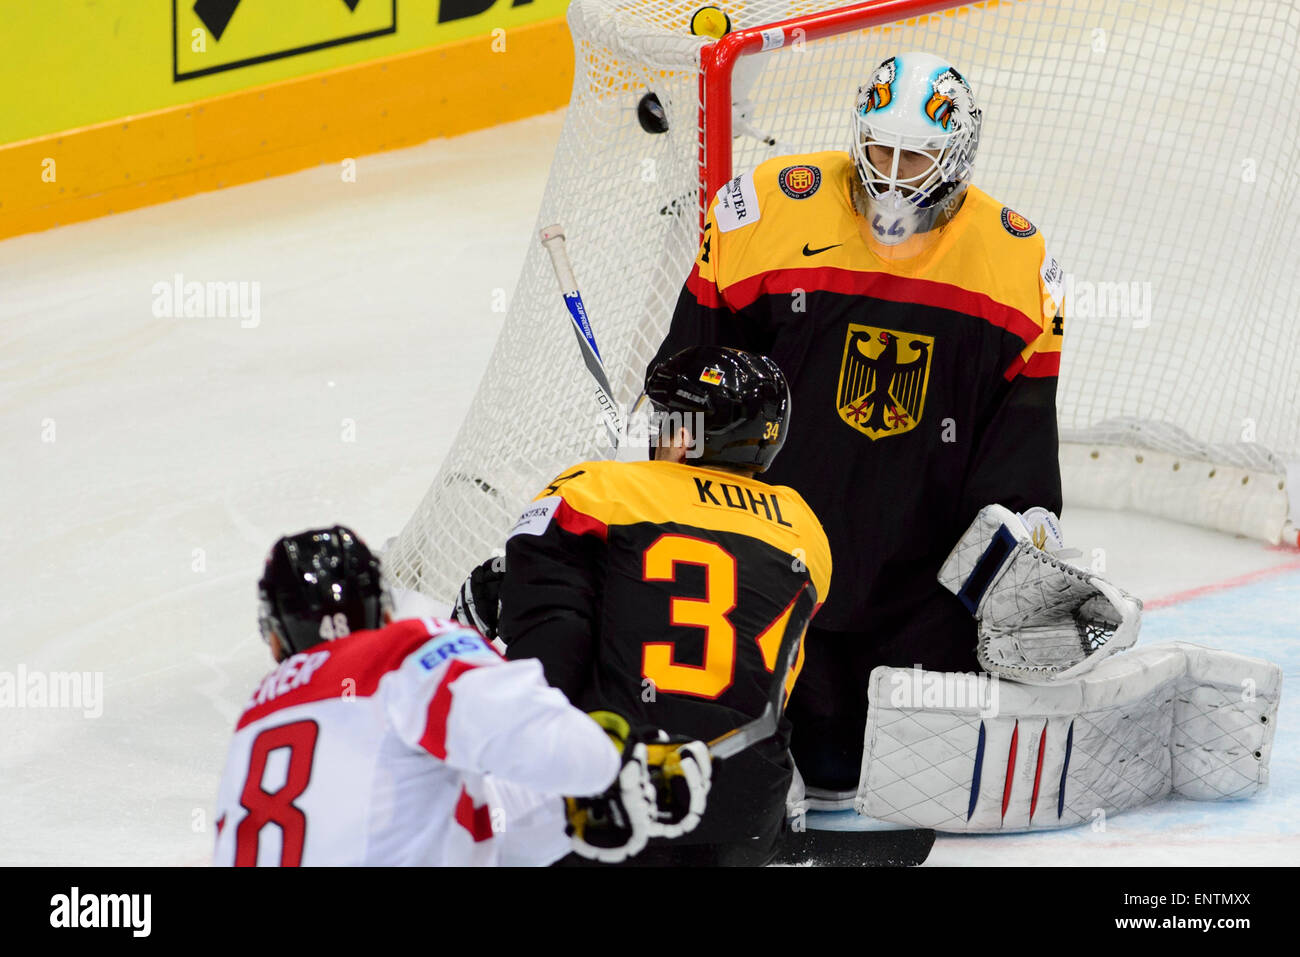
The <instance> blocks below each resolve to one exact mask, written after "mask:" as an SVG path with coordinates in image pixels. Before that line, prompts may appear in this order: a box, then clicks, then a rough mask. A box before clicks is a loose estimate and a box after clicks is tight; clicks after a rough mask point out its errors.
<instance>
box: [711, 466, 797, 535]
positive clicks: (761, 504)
mask: <svg viewBox="0 0 1300 957" xmlns="http://www.w3.org/2000/svg"><path fill="white" fill-rule="evenodd" d="M692 478H693V479H694V480H695V494H696V495H697V496H698V498H699V501H698V502H697V503H696V504H697V505H709V506H716V507H718V508H735V509H739V510H740V511H742V512H753V513H754V514H755V515H756V516H758V517H759V518H761V519H765V520H767V521H769V522H774V523H775V524H777V525H782V526H784V527H785V528H794V525H793V524H792V523H790V522H787V521H786V520H785V516H784V515H782V514H781V500H780V498H779V497H778V496H777V494H776V492H771V491H769V492H759V493H758V494H757V495H756V494H754V490H753V489H750V488H746V487H745V486H743V485H738V484H736V483H734V482H723V481H721V480H719V479H702V478H700V477H699V476H698V475H695V476H692ZM760 509H761V511H760Z"/></svg>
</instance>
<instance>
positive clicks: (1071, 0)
mask: <svg viewBox="0 0 1300 957" xmlns="http://www.w3.org/2000/svg"><path fill="white" fill-rule="evenodd" d="M700 5H701V3H700V2H699V0H676V2H673V0H654V2H634V0H575V2H574V3H573V4H572V5H571V6H570V8H569V13H568V18H569V25H570V29H571V31H572V34H573V38H574V49H575V65H576V70H575V78H574V87H573V95H572V98H571V101H570V106H569V110H568V114H567V117H566V120H565V126H564V130H563V133H562V136H561V139H560V142H559V145H558V147H557V149H556V154H555V158H554V162H553V164H552V167H551V172H550V178H549V181H548V184H547V188H546V193H545V198H544V199H543V202H542V208H541V210H540V213H539V216H538V220H537V225H538V228H541V227H542V226H545V225H549V224H550V223H555V222H558V223H560V224H562V225H563V226H564V228H565V231H566V233H567V235H568V249H569V254H570V256H571V258H572V261H573V264H574V269H575V272H576V274H577V279H578V283H579V285H580V287H581V290H582V294H583V297H584V299H585V301H586V305H587V308H588V311H589V313H590V315H591V318H592V323H593V326H594V329H595V335H596V338H597V341H598V343H599V346H600V349H601V351H602V353H603V355H604V358H605V362H606V366H607V370H608V373H609V377H610V380H611V382H612V383H613V386H614V389H615V392H616V397H617V399H618V400H619V401H620V402H621V403H624V404H626V403H628V402H630V401H631V400H633V399H634V398H635V397H636V395H637V394H638V393H639V391H640V384H641V376H642V373H643V370H644V366H645V363H646V362H647V361H648V359H649V357H650V356H651V355H652V354H653V352H654V350H655V349H656V348H657V346H658V344H659V342H660V340H661V338H662V335H663V333H664V331H665V330H666V328H667V324H668V320H669V317H670V315H671V312H672V308H673V305H674V303H675V302H676V298H677V295H678V292H679V291H680V288H681V284H682V282H683V280H684V279H685V276H686V273H687V272H688V270H689V267H690V263H691V259H692V257H693V255H694V252H695V247H696V243H697V240H698V222H699V221H698V206H697V203H698V198H697V184H698V152H699V148H700V131H699V128H698V126H699V124H698V110H699V91H698V63H699V48H700V46H701V45H702V43H704V42H705V41H704V40H702V39H701V38H696V37H692V36H690V35H689V32H688V28H687V24H688V22H689V18H690V16H691V14H692V13H693V12H694V11H695V10H696V9H698V7H699V6H700ZM719 5H720V6H722V7H724V8H725V9H726V10H727V12H728V14H729V15H730V17H731V20H732V23H733V25H734V27H736V28H746V27H752V26H758V25H762V24H766V23H772V22H776V21H780V20H785V19H788V18H790V17H794V16H800V15H803V14H807V13H812V12H816V11H821V10H827V9H835V8H837V7H842V6H845V4H844V3H843V2H838V3H837V2H835V0H820V2H819V0H751V2H748V3H735V2H728V0H721V2H720V4H719ZM1298 37H1300V4H1298V3H1297V0H1250V2H1245V0H1186V2H1177V0H1054V2H1047V0H1003V2H986V3H975V4H970V5H968V6H962V7H955V8H953V9H951V10H947V11H943V12H941V13H937V14H930V15H926V16H922V17H919V18H914V19H911V20H906V21H903V22H900V23H893V24H889V25H884V26H879V27H874V28H871V29H866V30H857V31H854V32H852V33H848V34H844V35H841V36H836V37H832V38H829V39H826V40H819V41H809V42H807V43H804V44H794V45H787V46H786V47H784V48H781V49H778V50H774V51H771V52H769V53H765V54H761V55H757V56H753V57H748V58H745V59H744V60H743V61H742V63H741V65H740V67H738V68H737V71H736V80H735V85H736V95H737V96H738V97H747V98H748V99H749V100H750V101H751V102H752V107H751V108H750V109H749V110H748V114H749V122H750V123H751V124H752V125H753V126H754V127H756V128H758V129H759V130H761V131H763V132H765V133H767V134H769V135H771V136H773V137H775V138H776V140H777V145H776V146H775V147H768V146H765V145H763V144H762V143H761V142H760V141H759V140H758V139H756V138H753V137H748V136H742V137H740V138H738V139H736V140H735V144H734V162H733V169H734V170H735V171H741V170H744V169H748V168H751V167H753V166H754V165H756V164H757V163H758V162H760V161H762V160H764V159H766V158H768V157H770V156H776V155H781V154H784V153H795V152H805V151H811V150H819V149H837V148H846V146H847V143H848V138H849V133H848V130H849V127H850V117H851V109H852V104H853V100H854V96H855V94H856V90H857V87H858V85H859V84H860V83H862V82H863V81H864V79H865V78H866V77H867V76H868V74H869V72H870V69H871V67H872V66H874V65H875V64H876V63H877V62H879V61H880V60H881V59H883V58H884V57H886V56H888V55H890V54H891V53H894V52H901V51H905V50H909V49H922V50H927V51H931V52H934V53H937V54H939V55H941V56H944V57H946V58H947V59H948V60H949V61H950V62H952V63H953V64H954V65H955V66H956V67H957V68H958V69H960V70H961V71H962V72H963V73H964V74H965V75H966V76H967V78H968V79H969V80H970V82H971V85H972V87H973V88H974V90H975V94H976V98H977V101H978V103H979V104H980V106H981V107H982V108H983V110H984V115H985V122H984V130H983V135H982V137H981V145H980V153H979V155H978V157H977V158H976V167H975V176H974V182H975V183H976V185H978V186H980V187H981V188H982V189H984V190H986V191H987V192H989V193H991V194H992V195H993V196H995V197H997V198H998V199H999V200H1001V201H1003V202H1004V203H1006V204H1008V205H1010V206H1012V207H1013V208H1015V209H1017V210H1018V211H1020V212H1022V213H1024V214H1025V215H1027V216H1028V217H1029V218H1030V219H1031V220H1032V221H1033V222H1034V223H1035V224H1036V225H1037V226H1038V227H1039V228H1040V229H1041V230H1042V231H1043V233H1044V234H1045V235H1046V237H1047V242H1048V247H1049V250H1050V251H1052V252H1053V253H1054V254H1055V255H1056V257H1057V259H1058V260H1059V261H1060V262H1061V264H1062V265H1063V267H1064V268H1065V271H1066V273H1067V276H1068V284H1067V290H1066V296H1067V303H1068V306H1067V311H1068V314H1069V315H1068V320H1067V324H1066V341H1065V354H1064V359H1063V366H1062V376H1061V387H1060V398H1059V414H1060V424H1061V432H1062V439H1063V441H1065V442H1070V443H1087V444H1089V445H1090V446H1093V447H1098V446H1100V447H1106V448H1109V447H1121V448H1137V449H1152V450H1159V451H1160V452H1161V453H1162V454H1166V456H1167V457H1166V458H1163V459H1160V461H1161V462H1162V463H1168V462H1172V466H1168V465H1167V464H1162V466H1161V467H1162V468H1172V470H1174V471H1176V470H1178V469H1179V468H1180V467H1183V468H1184V469H1186V466H1185V463H1184V460H1187V461H1192V462H1207V463H1208V462H1213V463H1223V464H1226V465H1229V466H1232V467H1235V468H1237V469H1240V470H1252V471H1251V472H1250V473H1249V475H1250V476H1253V477H1254V478H1255V479H1256V486H1259V485H1260V484H1261V483H1260V482H1259V476H1260V475H1264V476H1265V477H1267V478H1268V482H1271V483H1273V485H1272V486H1270V489H1269V492H1270V494H1271V495H1272V496H1273V497H1274V499H1276V497H1277V495H1278V494H1279V493H1280V492H1281V494H1282V504H1281V506H1277V504H1276V501H1274V502H1273V504H1272V505H1270V509H1269V510H1270V517H1269V518H1268V520H1267V522H1266V523H1265V524H1267V525H1268V528H1264V529H1261V528H1259V527H1256V526H1258V524H1259V523H1255V525H1252V527H1251V528H1249V529H1245V528H1243V529H1241V530H1248V531H1250V532H1251V533H1252V534H1262V535H1264V536H1265V537H1274V538H1276V535H1277V532H1276V531H1274V530H1271V529H1272V528H1273V526H1274V525H1276V526H1278V527H1279V528H1280V526H1281V523H1282V521H1284V520H1285V518H1286V514H1285V493H1284V492H1282V491H1281V490H1282V489H1283V487H1284V478H1283V476H1284V473H1285V468H1286V463H1287V462H1294V461H1296V460H1300V348H1297V342H1296V336H1295V334H1294V330H1295V328H1296V325H1297V322H1296V320H1295V318H1294V317H1293V314H1292V310H1293V309H1294V303H1295V302H1296V294H1297V291H1300V290H1297V284H1298V281H1297V269H1296V267H1295V263H1294V258H1293V255H1292V249H1291V248H1290V247H1289V245H1288V243H1289V242H1291V241H1292V236H1293V234H1294V231H1295V225H1294V224H1295V222H1296V220H1297V212H1298V210H1297V189H1296V186H1297V179H1298V178H1300V163H1298V162H1297V159H1298V157H1300V144H1298V142H1297V129H1298V126H1300V121H1298V120H1297V116H1298V114H1297V89H1298V88H1300V82H1298V81H1300V56H1298V55H1297V53H1298V50H1297V47H1298V46H1300V41H1298ZM647 90H653V91H654V92H655V93H656V94H657V95H658V97H659V99H660V101H661V102H662V104H663V107H664V110H665V112H666V114H667V117H668V121H669V126H670V129H669V131H668V132H667V133H665V134H661V135H651V134H648V133H646V132H645V131H644V130H643V129H642V128H641V126H640V124H639V123H638V121H637V117H636V106H637V103H638V101H639V100H640V99H641V97H642V95H643V94H644V93H645V92H646V91H647ZM568 324H569V320H568V318H567V315H566V313H565V310H564V305H563V303H562V301H561V299H560V297H559V295H558V287H557V284H556V280H555V276H554V273H553V272H552V269H551V266H550V264H549V261H548V259H547V256H546V254H545V252H544V251H543V250H542V248H541V246H540V245H535V246H534V247H533V249H532V250H531V252H530V253H529V256H528V259H527V262H526V264H525V266H524V269H523V272H522V275H521V276H520V278H519V282H518V286H517V287H516V289H515V293H514V296H513V298H512V300H511V309H510V313H509V316H508V318H507V321H506V324H505V327H504V329H503V331H502V334H501V338H500V340H499V342H498V343H497V346H496V350H495V352H494V353H493V355H492V358H491V361H490V363H489V366H488V370H487V372H486V375H485V378H484V381H483V383H482V385H481V386H480V389H479V392H478V394H477V396H476V397H475V399H474V402H473V404H472V407H471V409H470V412H469V414H468V416H467V417H466V419H465V422H464V423H463V424H462V426H461V430H460V433H459V435H458V437H457V439H456V442H455V444H454V446H453V448H452V450H451V452H450V453H449V454H448V456H447V459H446V461H445V463H444V464H443V466H442V468H441V470H440V471H439V473H438V475H437V478H436V479H435V481H434V483H433V486H432V488H431V489H430V491H429V493H428V495H427V496H426V498H425V500H424V501H423V502H422V503H421V505H420V507H419V509H418V510H417V512H416V514H415V515H414V516H413V517H412V519H411V521H410V522H409V523H408V525H407V526H406V528H405V529H404V530H403V532H402V534H401V535H400V536H399V538H398V539H397V541H396V542H395V543H394V545H393V547H391V548H390V549H389V552H388V556H387V565H388V568H389V570H390V573H391V574H393V575H394V577H395V578H396V579H397V580H398V581H400V582H401V583H403V584H405V585H407V586H409V587H415V588H418V589H420V590H422V591H425V592H427V593H429V594H431V595H433V596H435V597H439V598H443V599H446V598H447V597H449V596H450V595H452V594H454V590H455V588H456V587H457V586H458V585H459V583H460V580H461V579H462V578H463V576H464V575H465V574H466V572H467V571H468V570H469V569H470V568H471V567H472V566H473V565H475V564H476V563H477V562H479V561H481V560H482V559H483V558H485V557H487V555H489V554H490V553H491V552H492V550H493V549H495V548H499V547H500V546H501V545H502V542H503V536H504V533H505V531H506V530H507V529H508V527H509V525H510V524H511V522H512V521H513V520H514V518H515V517H516V515H517V513H518V511H519V510H520V508H521V507H522V505H523V504H524V503H525V502H526V501H528V500H529V499H530V498H531V497H532V496H533V495H534V494H536V492H537V491H538V490H539V489H540V487H541V486H542V484H543V483H544V482H545V481H546V480H547V479H548V478H549V477H551V476H552V475H554V474H555V473H556V472H557V471H558V470H559V469H561V468H563V467H565V466H567V465H571V464H573V463H574V462H577V461H581V460H583V459H586V458H600V457H604V456H605V455H607V454H608V451H609V450H608V447H607V440H606V439H605V435H604V431H603V427H602V425H601V418H600V416H599V413H598V411H597V410H596V407H595V404H594V402H593V400H592V384H591V380H590V377H589V375H588V373H587V372H586V370H585V369H584V368H583V366H582V362H581V359H580V356H579V353H578V349H577V346H576V343H575V341H574V337H573V334H572V332H571V331H570V330H569V329H568V328H566V327H567V326H568ZM1063 458H1064V456H1063ZM1093 458H1094V459H1096V458H1097V456H1096V454H1093ZM1135 458H1136V460H1137V461H1139V462H1140V461H1142V458H1141V456H1136V457H1135ZM1085 461H1086V459H1085ZM1205 474H1207V475H1213V470H1212V469H1209V468H1208V466H1207V469H1206V470H1205ZM1232 474H1233V475H1234V476H1236V475H1238V474H1240V475H1242V476H1245V475H1247V473H1246V472H1244V471H1241V472H1234V473H1232ZM1184 475H1186V470H1185V471H1184ZM1124 481H1126V482H1127V481H1128V479H1125V480H1124ZM1221 481H1222V479H1221ZM1237 481H1238V480H1237V479H1236V478H1235V477H1234V478H1233V479H1232V482H1233V483H1234V484H1236V483H1237ZM1069 488H1070V485H1069V482H1068V481H1067V494H1068V490H1069ZM1195 494H1196V495H1197V496H1200V497H1201V498H1203V497H1204V494H1205V493H1202V492H1200V491H1197V492H1196V493H1195ZM1212 495H1213V496H1215V501H1216V503H1217V502H1218V496H1219V493H1218V492H1217V491H1216V492H1213V493H1212ZM1157 497H1159V496H1157ZM1180 501H1181V500H1180ZM1198 501H1199V499H1198ZM1068 504H1069V498H1068V497H1067V506H1068ZM1183 507H1184V506H1182V505H1179V508H1180V509H1182V508H1183ZM1216 507H1217V506H1216ZM1279 507H1280V509H1281V512H1280V516H1281V517H1280V518H1279V517H1278V508H1279ZM1192 510H1193V511H1194V510H1195V508H1193V509H1192ZM1229 511H1231V510H1229ZM1234 516H1235V513H1234ZM1188 517H1189V519H1191V520H1200V521H1204V522H1206V523H1207V524H1214V525H1217V526H1218V527H1228V526H1234V527H1235V523H1236V522H1237V519H1236V518H1235V517H1233V518H1231V519H1227V520H1225V519H1223V518H1221V517H1199V518H1198V516H1196V515H1189V516H1188ZM1243 524H1246V523H1244V522H1243Z"/></svg>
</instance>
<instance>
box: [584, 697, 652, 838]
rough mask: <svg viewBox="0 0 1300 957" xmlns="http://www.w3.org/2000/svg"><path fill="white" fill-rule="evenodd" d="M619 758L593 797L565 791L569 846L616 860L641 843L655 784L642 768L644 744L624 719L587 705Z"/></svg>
mask: <svg viewBox="0 0 1300 957" xmlns="http://www.w3.org/2000/svg"><path fill="white" fill-rule="evenodd" d="M591 719H592V720H593V721H595V722H596V723H597V724H598V725H600V726H601V727H602V728H604V730H605V733H606V734H607V735H609V739H610V741H612V742H613V744H614V747H615V748H617V749H618V752H619V754H620V755H621V756H622V759H623V763H622V766H621V767H620V768H619V771H618V776H617V777H616V778H615V779H614V783H613V784H611V785H610V786H609V788H607V789H606V791H605V792H604V793H603V794H598V795H596V796H594V797H566V798H565V799H564V809H565V816H566V818H567V819H568V823H567V826H566V830H567V831H568V834H569V840H570V841H571V842H572V844H573V851H574V853H575V854H579V855H581V856H582V857H586V858H590V859H591V860H595V861H603V862H605V863H607V864H616V863H618V862H619V861H622V860H625V859H626V858H629V857H631V856H632V855H634V854H639V853H640V852H641V849H642V848H644V847H645V845H646V841H647V839H648V838H649V837H650V831H651V829H652V827H653V826H654V820H653V818H654V807H655V788H654V785H653V784H652V783H651V781H650V773H649V771H648V770H647V768H646V746H645V744H644V743H642V742H640V741H637V740H635V739H634V738H633V736H632V734H631V729H630V728H629V727H628V723H627V719H626V718H624V717H623V716H622V715H619V714H614V713H613V712H612V711H593V712H592V713H591Z"/></svg>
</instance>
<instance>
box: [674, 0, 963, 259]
mask: <svg viewBox="0 0 1300 957" xmlns="http://www.w3.org/2000/svg"><path fill="white" fill-rule="evenodd" d="M957 6H961V4H960V3H959V2H956V0H867V2H866V3H858V4H854V5H853V6H849V7H842V8H841V9H839V10H827V11H825V12H822V13H810V14H807V15H806V16H802V17H791V18H790V19H789V20H782V21H780V22H778V23H771V24H767V25H765V26H758V27H749V28H747V29H744V30H736V31H733V32H732V33H728V34H727V35H726V36H725V37H723V38H722V39H720V40H718V41H716V42H714V43H709V44H706V45H705V46H704V47H703V48H701V50H700V149H699V166H700V170H699V179H700V232H701V234H703V232H704V219H705V216H706V214H707V212H708V206H709V202H710V201H711V200H712V198H713V196H714V195H715V194H716V193H717V192H718V190H720V189H721V188H722V187H723V186H724V185H725V184H726V182H727V180H729V179H731V173H732V170H731V71H732V69H733V68H734V67H735V65H736V63H737V62H738V61H739V60H740V58H741V57H742V56H752V55H753V54H756V53H764V52H766V51H768V50H776V49H780V48H781V47H783V46H786V45H787V44H791V43H802V42H805V41H807V40H819V39H821V38H823V37H829V36H835V35H836V34H840V33H848V32H850V31H853V30H865V29H867V28H869V27H875V26H881V25H882V24H886V23H896V22H898V21H899V20H902V19H905V18H907V17H916V16H922V15H924V14H927V13H934V12H935V11H937V10H943V9H947V8H953V7H957ZM864 79H865V78H864ZM847 122H848V119H847V117H846V119H845V123H846V124H847Z"/></svg>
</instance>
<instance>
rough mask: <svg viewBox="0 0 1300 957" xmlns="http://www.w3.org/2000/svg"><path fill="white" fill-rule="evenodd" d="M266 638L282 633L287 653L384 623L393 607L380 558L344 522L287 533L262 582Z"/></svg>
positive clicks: (260, 600)
mask: <svg viewBox="0 0 1300 957" xmlns="http://www.w3.org/2000/svg"><path fill="white" fill-rule="evenodd" d="M257 594H258V627H259V628H260V629H261V632H262V639H263V640H264V641H266V642H268V643H269V642H270V640H271V630H272V629H274V630H275V633H276V634H277V635H279V636H280V643H281V645H283V646H284V652H285V654H286V655H291V654H294V653H296V652H300V651H305V650H306V649H308V648H310V647H311V646H312V645H316V644H319V643H320V642H322V641H330V640H332V639H334V638H342V637H344V636H346V635H349V634H351V633H352V632H354V631H364V630H366V629H368V628H379V627H381V626H382V625H383V623H384V622H383V613H384V612H385V611H388V610H390V609H391V607H392V602H391V600H390V599H389V596H388V590H387V588H386V587H385V585H384V582H383V577H382V575H381V573H380V568H379V559H378V558H376V557H375V556H374V555H373V554H371V552H370V549H369V548H367V547H366V543H365V542H363V541H362V540H361V539H359V538H357V536H356V535H355V534H353V532H352V530H351V529H348V528H344V527H343V526H342V525H335V526H334V527H333V528H314V529H310V530H309V531H306V532H300V533H299V534H297V535H286V536H285V537H284V538H281V539H280V540H279V541H278V542H276V543H275V544H274V545H273V546H271V554H270V555H269V556H267V559H266V570H265V571H264V572H263V573H262V580H261V581H260V582H258V583H257Z"/></svg>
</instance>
